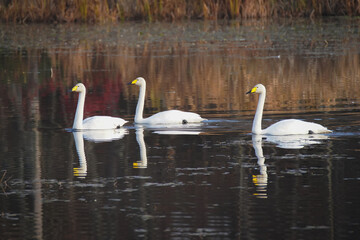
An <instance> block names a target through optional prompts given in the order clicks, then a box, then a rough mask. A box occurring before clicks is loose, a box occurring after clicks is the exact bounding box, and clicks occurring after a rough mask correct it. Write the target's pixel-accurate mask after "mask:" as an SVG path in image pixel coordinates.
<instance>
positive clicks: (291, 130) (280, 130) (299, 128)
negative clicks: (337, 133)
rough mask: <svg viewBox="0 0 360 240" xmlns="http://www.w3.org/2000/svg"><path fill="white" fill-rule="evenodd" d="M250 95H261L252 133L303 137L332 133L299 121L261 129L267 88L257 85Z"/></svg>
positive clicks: (288, 120)
mask: <svg viewBox="0 0 360 240" xmlns="http://www.w3.org/2000/svg"><path fill="white" fill-rule="evenodd" d="M249 93H259V94H260V95H259V102H258V106H257V109H256V113H255V117H254V121H253V126H252V133H254V134H264V135H293V134H297V135H301V134H318V133H330V132H332V131H331V130H329V129H327V128H326V127H324V126H322V125H320V124H318V123H313V122H305V121H302V120H298V119H287V120H282V121H280V122H277V123H274V124H273V125H271V126H269V127H268V128H266V129H261V121H262V115H263V110H264V104H265V97H266V88H265V86H264V85H262V84H257V85H256V86H255V87H253V88H252V89H251V90H250V91H248V92H247V94H249Z"/></svg>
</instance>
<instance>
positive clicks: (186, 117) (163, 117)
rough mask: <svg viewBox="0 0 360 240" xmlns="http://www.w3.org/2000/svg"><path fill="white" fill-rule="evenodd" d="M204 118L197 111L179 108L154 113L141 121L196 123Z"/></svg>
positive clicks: (149, 122) (151, 122)
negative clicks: (184, 110) (185, 110)
mask: <svg viewBox="0 0 360 240" xmlns="http://www.w3.org/2000/svg"><path fill="white" fill-rule="evenodd" d="M205 120H206V119H205V118H202V117H200V115H199V114H197V113H192V112H183V111H180V110H168V111H163V112H159V113H156V114H154V115H152V116H151V117H148V118H146V119H144V122H143V123H147V124H186V123H198V122H202V121H205Z"/></svg>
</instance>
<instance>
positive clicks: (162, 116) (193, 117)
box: [129, 77, 206, 125]
mask: <svg viewBox="0 0 360 240" xmlns="http://www.w3.org/2000/svg"><path fill="white" fill-rule="evenodd" d="M129 84H130V85H137V86H139V87H140V92H139V100H138V104H137V106H136V112H135V118H134V121H135V123H138V124H151V125H157V124H187V123H199V122H202V121H205V120H206V119H205V118H202V117H200V115H199V114H197V113H192V112H184V111H180V110H168V111H163V112H159V113H156V114H154V115H152V116H150V117H148V118H143V112H144V103H145V91H146V81H145V79H144V78H142V77H138V78H136V79H135V80H134V81H132V82H130V83H129Z"/></svg>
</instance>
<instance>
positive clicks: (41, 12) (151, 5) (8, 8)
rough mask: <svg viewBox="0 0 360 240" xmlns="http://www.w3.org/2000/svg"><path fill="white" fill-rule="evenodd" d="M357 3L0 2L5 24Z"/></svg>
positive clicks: (355, 10)
mask: <svg viewBox="0 0 360 240" xmlns="http://www.w3.org/2000/svg"><path fill="white" fill-rule="evenodd" d="M359 14H360V2H359V1H357V0H318V1H313V0H224V1H220V0H193V1H188V0H136V1H135V0H107V1H101V0H58V1H54V0H0V20H1V21H3V22H18V23H24V22H87V23H93V22H116V21H123V20H147V21H158V20H165V21H173V20H179V19H224V18H225V19H234V18H263V17H316V16H324V15H349V16H354V15H359Z"/></svg>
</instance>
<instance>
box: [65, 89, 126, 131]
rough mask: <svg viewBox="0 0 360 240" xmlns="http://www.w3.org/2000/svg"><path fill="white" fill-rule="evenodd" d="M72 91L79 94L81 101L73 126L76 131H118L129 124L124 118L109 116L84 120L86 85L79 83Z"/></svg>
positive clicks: (79, 101) (79, 100)
mask: <svg viewBox="0 0 360 240" xmlns="http://www.w3.org/2000/svg"><path fill="white" fill-rule="evenodd" d="M71 91H72V92H78V93H79V99H78V104H77V107H76V112H75V119H74V124H73V129H74V130H89V129H98V130H101V129H102V130H103V129H116V128H120V127H121V126H123V125H124V124H125V123H127V121H125V120H124V119H122V118H117V117H109V116H93V117H89V118H86V119H84V120H83V118H84V105H85V95H86V88H85V86H84V84H82V83H78V84H76V85H75V86H74V87H73V88H72V90H71Z"/></svg>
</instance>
